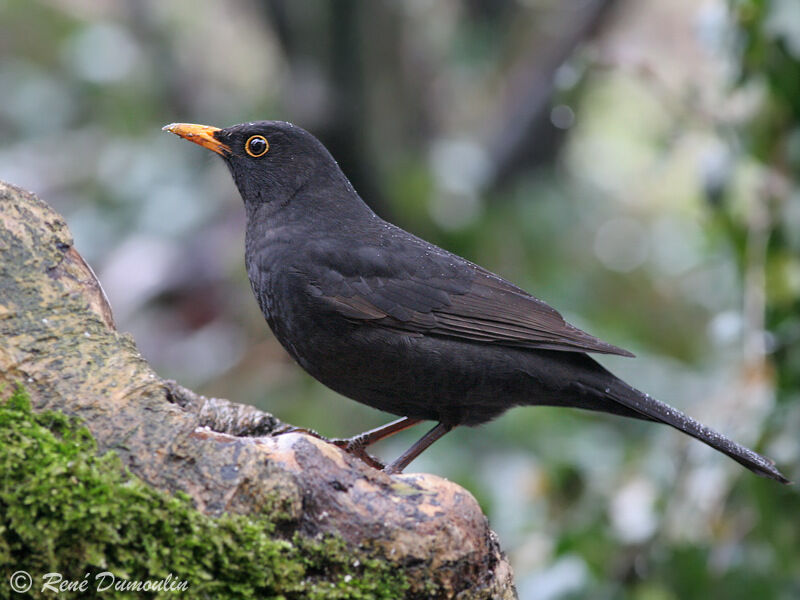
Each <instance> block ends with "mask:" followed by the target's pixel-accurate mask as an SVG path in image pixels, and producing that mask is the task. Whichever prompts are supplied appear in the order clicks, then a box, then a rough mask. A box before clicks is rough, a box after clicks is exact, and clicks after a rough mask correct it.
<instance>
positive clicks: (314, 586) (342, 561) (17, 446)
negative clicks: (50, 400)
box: [0, 391, 408, 600]
mask: <svg viewBox="0 0 800 600" xmlns="http://www.w3.org/2000/svg"><path fill="white" fill-rule="evenodd" d="M0 473H1V474H2V478H1V479H0V597H11V596H12V595H13V594H12V593H11V592H10V589H9V577H10V576H11V574H12V573H14V572H15V571H17V570H20V569H22V570H25V571H28V572H29V573H31V575H33V576H34V586H33V589H32V592H35V594H34V595H38V596H39V597H52V596H54V593H53V592H45V593H42V592H40V591H39V590H41V585H42V584H41V576H42V575H43V574H45V573H49V572H58V573H61V574H62V575H63V577H64V579H65V580H78V581H82V580H83V579H84V577H85V576H86V574H87V573H88V574H89V575H88V579H89V581H90V582H92V583H91V584H90V585H89V590H90V591H89V592H88V593H87V594H84V595H82V597H91V596H93V595H94V594H96V593H97V592H95V591H94V590H95V586H96V582H94V578H95V575H96V574H97V573H100V572H103V571H110V572H112V573H113V574H114V575H115V576H116V577H117V578H125V579H128V580H141V581H146V580H151V581H157V580H160V579H163V578H166V577H167V576H168V575H170V574H171V578H172V580H173V581H174V580H180V581H186V582H188V593H187V594H186V595H188V596H190V597H193V598H282V599H287V600H288V599H292V598H298V599H299V598H304V599H305V598H308V599H322V598H326V599H328V598H335V599H346V598H352V599H368V598H369V599H372V598H398V597H402V596H403V595H404V592H405V590H406V589H407V587H408V584H407V582H406V580H405V578H404V577H403V576H402V575H401V574H399V573H398V571H397V569H396V567H395V566H392V565H390V564H387V563H386V562H385V561H381V560H380V559H377V558H370V557H367V556H364V555H358V554H354V553H353V551H352V550H351V549H348V548H347V547H346V546H345V544H344V543H343V542H342V541H341V540H338V539H334V538H324V539H319V540H309V539H306V538H303V537H301V536H299V535H295V536H294V537H293V538H292V539H282V538H281V537H279V536H278V535H277V534H276V528H275V526H274V523H273V522H272V521H271V520H270V519H269V518H268V517H263V516H262V517H258V518H254V517H248V516H242V515H225V516H223V517H221V518H217V519H215V518H211V517H208V516H206V515H203V514H202V513H200V512H198V511H196V510H195V509H194V508H193V507H192V504H191V500H190V499H189V498H188V497H187V496H186V495H183V494H178V495H175V496H169V495H167V494H165V493H163V492H160V491H157V490H154V489H152V488H150V487H148V486H147V485H145V484H144V483H143V482H141V481H140V480H139V479H137V478H136V477H134V476H133V475H131V474H130V473H129V472H127V471H126V470H125V469H124V468H123V466H122V464H121V461H120V460H119V457H117V456H116V455H115V454H114V453H111V452H109V453H106V454H105V455H103V456H98V455H97V447H96V445H95V442H94V439H93V438H92V436H91V434H90V433H89V431H88V430H87V429H86V428H85V427H82V426H81V425H80V424H79V423H78V421H77V420H76V419H74V418H69V417H66V416H64V415H62V414H60V413H55V412H43V413H36V412H33V411H32V410H31V404H30V401H29V399H28V398H27V397H26V396H25V394H24V393H23V392H22V391H17V392H15V393H14V394H13V395H12V396H11V397H10V398H9V399H8V400H6V401H0ZM62 595H63V594H62ZM76 595H80V594H76ZM98 595H100V594H98ZM119 595H120V596H125V597H128V598H130V597H134V596H136V594H135V593H132V592H119ZM139 595H141V594H139ZM67 596H68V597H71V595H70V594H67ZM179 596H184V594H181V593H176V592H161V593H160V594H150V595H149V596H148V597H164V598H166V597H172V598H174V597H179ZM102 597H114V593H112V592H111V591H107V592H104V593H102Z"/></svg>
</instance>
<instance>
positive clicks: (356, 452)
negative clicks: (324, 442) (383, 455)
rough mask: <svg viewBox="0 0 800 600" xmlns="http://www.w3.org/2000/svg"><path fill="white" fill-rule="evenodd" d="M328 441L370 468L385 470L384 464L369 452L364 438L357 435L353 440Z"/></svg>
mask: <svg viewBox="0 0 800 600" xmlns="http://www.w3.org/2000/svg"><path fill="white" fill-rule="evenodd" d="M328 441H329V442H330V443H331V444H333V445H334V446H337V447H339V448H341V449H342V450H344V451H345V452H347V453H348V454H352V455H353V456H355V457H356V458H360V459H361V460H362V461H363V462H365V463H366V464H368V465H369V466H370V467H373V468H374V469H383V463H382V462H381V461H379V460H378V459H377V458H375V457H374V456H372V455H371V454H369V453H368V452H367V448H366V445H365V444H364V438H363V436H361V435H357V436H355V437H351V438H345V439H334V440H328Z"/></svg>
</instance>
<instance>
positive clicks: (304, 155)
mask: <svg viewBox="0 0 800 600" xmlns="http://www.w3.org/2000/svg"><path fill="white" fill-rule="evenodd" d="M163 129H164V130H165V131H169V132H171V133H174V134H176V135H179V136H180V137H182V138H184V139H186V140H189V141H190V142H194V143H195V144H199V145H200V146H203V147H204V148H207V149H209V150H212V151H214V152H216V153H217V154H219V155H220V156H221V157H222V158H223V159H224V160H225V163H226V164H227V165H228V168H229V169H230V172H231V175H233V180H234V182H235V183H236V187H237V188H238V189H239V193H240V194H241V196H242V199H243V200H244V203H245V206H246V207H247V209H248V213H249V214H258V215H260V216H264V215H265V214H275V213H277V212H278V211H279V210H281V209H282V208H283V207H285V206H286V205H288V204H289V203H292V204H298V203H301V204H302V203H303V202H304V201H309V200H311V201H312V202H313V204H314V205H315V206H314V207H311V206H309V207H308V208H309V209H311V210H315V211H319V210H325V209H330V210H335V209H336V208H337V207H336V206H335V205H336V204H339V205H340V206H339V207H338V208H339V210H341V209H342V208H344V207H343V206H341V204H342V203H344V204H348V203H352V201H350V199H349V198H348V196H350V195H352V196H355V197H356V198H358V197H357V196H356V194H355V193H354V192H353V189H352V186H351V185H350V182H349V181H348V180H347V178H346V177H345V176H344V174H343V173H342V171H341V170H340V169H339V166H338V165H337V164H336V161H335V160H334V159H333V157H332V156H331V155H330V153H329V152H328V150H327V149H326V148H325V146H323V145H322V143H321V142H320V141H319V140H318V139H317V138H315V137H314V136H313V135H311V134H310V133H308V132H307V131H305V130H304V129H302V128H300V127H297V126H295V125H292V124H291V123H286V122H284V121H257V122H253V123H242V124H241V125H233V126H231V127H227V128H225V129H219V128H217V127H211V126H208V125H195V124H192V123H173V124H171V125H167V126H165V127H164V128H163ZM359 203H360V199H359Z"/></svg>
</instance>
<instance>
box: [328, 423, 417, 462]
mask: <svg viewBox="0 0 800 600" xmlns="http://www.w3.org/2000/svg"><path fill="white" fill-rule="evenodd" d="M420 421H421V419H412V418H411V417H403V418H402V419H397V420H396V421H392V422H391V423H387V424H386V425H382V426H381V427H376V428H375V429H370V430H369V431H365V432H364V433H361V434H359V435H356V436H353V437H351V438H347V439H344V440H330V441H331V443H332V444H335V445H336V446H339V448H342V449H343V450H344V451H345V452H349V453H350V454H352V455H353V456H357V457H358V458H360V459H361V460H363V461H364V462H365V463H367V464H368V465H370V466H373V467H375V468H376V469H382V468H383V465H382V464H381V463H379V462H378V461H377V460H375V459H374V458H373V457H371V456H370V455H369V454H367V451H366V447H367V446H370V445H372V444H374V443H375V442H378V441H380V440H382V439H384V438H387V437H389V436H390V435H394V434H395V433H399V432H400V431H403V430H404V429H408V428H409V427H413V426H414V425H416V424H417V423H419V422H420Z"/></svg>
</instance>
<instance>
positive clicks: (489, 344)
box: [164, 121, 788, 483]
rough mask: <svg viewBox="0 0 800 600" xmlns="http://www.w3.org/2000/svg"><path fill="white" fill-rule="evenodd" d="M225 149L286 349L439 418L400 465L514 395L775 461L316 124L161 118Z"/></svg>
mask: <svg viewBox="0 0 800 600" xmlns="http://www.w3.org/2000/svg"><path fill="white" fill-rule="evenodd" d="M164 129H165V130H166V131H170V132H172V133H175V134H177V135H179V136H181V137H183V138H185V139H187V140H189V141H192V142H195V143H196V144H200V145H201V146H203V147H205V148H208V149H210V150H213V151H214V152H216V153H217V154H219V155H220V156H222V158H223V159H224V160H225V164H226V165H227V166H228V168H229V169H230V171H231V174H232V175H233V179H234V181H235V182H236V187H237V188H238V189H239V193H240V194H241V196H242V199H243V200H244V205H245V209H246V211H247V234H246V241H245V263H246V265H247V273H248V275H249V277H250V283H251V286H252V288H253V292H254V293H255V296H256V298H257V300H258V303H259V305H260V307H261V310H262V311H263V313H264V316H265V317H266V319H267V322H268V323H269V326H270V327H271V328H272V331H273V332H274V333H275V336H276V337H277V338H278V340H279V341H280V342H281V344H282V345H283V347H284V348H286V350H287V351H288V352H289V354H291V355H292V357H293V358H294V359H295V360H296V361H297V362H298V363H299V364H300V365H301V366H302V367H303V368H304V369H305V370H306V371H308V372H309V373H310V374H311V375H312V376H314V377H315V378H316V379H318V380H319V381H321V382H322V383H324V384H325V385H327V386H328V387H330V388H332V389H333V390H335V391H337V392H339V393H340V394H343V395H345V396H348V397H349V398H352V399H353V400H356V401H358V402H362V403H364V404H367V405H369V406H373V407H375V408H378V409H381V410H384V411H387V412H390V413H394V414H396V415H399V416H401V417H403V418H401V419H399V420H398V421H395V422H393V423H390V424H388V425H386V426H384V427H381V428H378V429H375V430H372V431H368V432H366V433H364V434H362V435H361V436H357V437H355V438H352V440H350V443H349V449H350V450H351V451H354V452H356V453H358V454H361V455H362V456H363V455H364V453H363V447H364V446H367V445H369V444H371V443H374V442H376V441H377V440H379V439H382V438H384V437H386V436H388V435H391V434H392V433H395V432H397V431H400V430H402V429H405V428H407V427H410V426H412V425H414V424H416V423H418V422H419V421H421V420H432V421H436V422H437V423H438V424H437V425H436V426H435V427H434V428H433V429H431V430H430V431H429V432H428V433H427V434H426V435H425V436H423V437H422V438H421V439H420V440H419V441H418V442H417V443H416V444H414V445H413V446H412V447H411V448H410V449H409V450H408V451H407V452H406V453H405V454H403V455H402V456H401V457H400V458H398V459H397V460H396V461H395V462H393V463H392V464H390V465H389V466H388V467H386V471H387V472H389V473H397V472H400V471H402V470H403V469H404V468H405V467H406V466H407V465H408V464H409V463H410V462H411V461H412V460H413V459H414V458H416V457H417V456H418V455H419V454H420V453H421V452H422V451H423V450H425V449H426V448H427V447H428V446H430V445H431V444H432V443H433V442H434V441H436V440H437V439H439V438H440V437H441V436H442V435H444V434H445V433H447V432H448V431H450V430H451V429H452V428H453V427H455V426H457V425H478V424H480V423H484V422H486V421H489V420H490V419H493V418H495V417H497V416H498V415H500V414H501V413H503V412H505V411H506V410H507V409H509V408H511V407H512V406H521V405H537V404H538V405H550V406H571V407H577V408H583V409H589V410H596V411H603V412H607V413H613V414H616V415H622V416H625V417H633V418H637V419H644V420H648V421H656V422H659V423H666V424H667V425H671V426H672V427H675V428H676V429H679V430H680V431H683V432H684V433H687V434H689V435H691V436H692V437H695V438H697V439H699V440H701V441H703V442H705V443H706V444H708V445H709V446H711V447H712V448H715V449H717V450H719V451H720V452H724V453H725V454H727V455H728V456H730V457H731V458H733V459H734V460H736V461H738V462H739V463H741V464H742V465H744V466H745V467H747V468H748V469H750V470H752V471H754V472H755V473H757V474H759V475H763V476H766V477H770V478H772V479H776V480H778V481H781V482H783V483H788V480H787V479H786V478H785V477H784V476H783V475H782V474H781V473H780V472H779V471H778V470H777V469H776V468H775V466H774V464H773V462H772V461H770V460H769V459H767V458H765V457H763V456H761V455H759V454H756V453H755V452H753V451H752V450H750V449H748V448H745V447H744V446H741V445H739V444H737V443H736V442H733V441H732V440H729V439H728V438H726V437H724V436H722V435H720V434H719V433H717V432H715V431H713V430H711V429H709V428H708V427H706V426H704V425H702V424H700V423H698V422H697V421H695V420H694V419H692V418H690V417H688V416H687V415H685V414H683V413H682V412H680V411H678V410H676V409H674V408H672V407H670V406H668V405H666V404H664V403H662V402H659V401H658V400H655V399H654V398H651V397H650V396H649V395H647V394H644V393H642V392H640V391H638V390H636V389H634V388H632V387H631V386H629V385H628V384H626V383H625V382H624V381H622V380H621V379H618V378H617V377H615V376H614V375H613V374H611V373H610V372H609V371H607V370H606V369H604V368H603V367H602V366H600V365H599V364H598V363H597V362H595V361H594V360H593V359H592V358H590V357H589V356H588V355H587V353H600V354H618V355H622V356H633V355H632V354H631V353H630V352H627V351H625V350H622V349H620V348H617V347H616V346H612V345H611V344H607V343H606V342H603V341H601V340H599V339H597V338H595V337H593V336H591V335H589V334H588V333H585V332H583V331H581V330H580V329H578V328H576V327H573V326H572V325H570V324H569V323H567V322H565V321H564V319H563V318H562V317H561V315H560V314H559V313H558V312H557V311H556V310H554V309H553V308H551V307H550V306H548V305H547V304H545V303H544V302H542V301H541V300H539V299H537V298H534V297H533V296H531V295H530V294H528V293H527V292H525V291H524V290H522V289H520V288H518V287H516V286H515V285H513V284H511V283H509V282H508V281H505V280H504V279H502V278H501V277H499V276H497V275H495V274H493V273H491V272H489V271H487V270H486V269H483V268H482V267H479V266H478V265H475V264H473V263H471V262H469V261H467V260H465V259H463V258H461V257H459V256H456V255H455V254H451V253H450V252H447V251H446V250H443V249H442V248H438V247H437V246H434V245H433V244H430V243H428V242H426V241H424V240H421V239H420V238H418V237H415V236H414V235H412V234H410V233H408V232H406V231H404V230H402V229H400V228H399V227H396V226H394V225H392V224H390V223H387V222H386V221H384V220H382V219H381V218H380V217H378V216H377V215H376V214H375V213H374V212H372V210H370V208H369V207H368V206H367V205H366V204H365V203H364V202H363V201H362V200H361V198H360V197H359V195H358V194H357V193H356V191H355V190H354V189H353V186H352V185H351V184H350V182H349V181H348V179H347V177H345V175H344V173H342V171H341V170H340V169H339V166H338V165H337V164H336V161H335V160H334V159H333V157H332V156H331V155H330V153H329V152H328V151H327V150H326V149H325V147H324V146H323V145H322V143H320V141H319V140H317V139H316V138H315V137H314V136H313V135H311V134H310V133H308V132H306V131H304V130H303V129H301V128H299V127H296V126H294V125H291V124H290V123H284V122H281V121H260V122H256V123H245V124H241V125H234V126H233V127H228V128H226V129H218V128H216V127H209V126H206V125H193V124H186V123H175V124H172V125H167V126H166V127H164Z"/></svg>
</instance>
